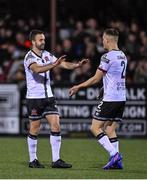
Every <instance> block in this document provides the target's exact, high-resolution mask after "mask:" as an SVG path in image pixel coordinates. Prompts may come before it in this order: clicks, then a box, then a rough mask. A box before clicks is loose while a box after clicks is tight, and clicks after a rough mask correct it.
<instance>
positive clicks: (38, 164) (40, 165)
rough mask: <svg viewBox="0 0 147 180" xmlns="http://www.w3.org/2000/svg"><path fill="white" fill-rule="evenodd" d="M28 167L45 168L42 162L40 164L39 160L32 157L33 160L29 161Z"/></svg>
mask: <svg viewBox="0 0 147 180" xmlns="http://www.w3.org/2000/svg"><path fill="white" fill-rule="evenodd" d="M29 168H45V167H44V165H43V164H40V162H39V161H38V160H37V159H34V161H32V162H30V163H29Z"/></svg>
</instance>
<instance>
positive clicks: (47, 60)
mask: <svg viewBox="0 0 147 180" xmlns="http://www.w3.org/2000/svg"><path fill="white" fill-rule="evenodd" d="M56 60H57V58H56V57H55V56H54V55H52V54H51V53H49V52H48V51H45V50H44V51H42V55H41V56H38V55H37V54H36V53H35V52H33V51H32V50H30V51H29V52H28V53H27V54H26V56H25V58H24V67H25V73H26V82H27V94H26V98H28V99H33V98H35V99H40V98H47V97H52V96H53V93H52V90H51V85H50V71H47V72H44V73H35V72H33V71H32V70H31V69H30V65H31V64H33V63H37V64H38V65H40V66H45V65H47V64H53V63H54V62H55V61H56Z"/></svg>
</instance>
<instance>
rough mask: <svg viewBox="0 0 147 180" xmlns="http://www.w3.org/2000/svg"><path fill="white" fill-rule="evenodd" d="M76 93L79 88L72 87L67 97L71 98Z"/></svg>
mask: <svg viewBox="0 0 147 180" xmlns="http://www.w3.org/2000/svg"><path fill="white" fill-rule="evenodd" d="M78 91H79V87H78V86H73V87H72V88H70V89H69V96H73V95H74V94H76V93H77V92H78Z"/></svg>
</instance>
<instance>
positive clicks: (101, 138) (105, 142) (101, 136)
mask: <svg viewBox="0 0 147 180" xmlns="http://www.w3.org/2000/svg"><path fill="white" fill-rule="evenodd" d="M98 142H99V143H100V144H101V145H102V146H103V147H104V149H105V150H106V151H107V152H108V153H109V154H110V156H114V155H115V154H116V153H117V151H116V149H115V148H114V147H113V145H112V144H111V142H110V140H109V138H108V136H107V135H106V134H104V133H101V134H99V135H98Z"/></svg>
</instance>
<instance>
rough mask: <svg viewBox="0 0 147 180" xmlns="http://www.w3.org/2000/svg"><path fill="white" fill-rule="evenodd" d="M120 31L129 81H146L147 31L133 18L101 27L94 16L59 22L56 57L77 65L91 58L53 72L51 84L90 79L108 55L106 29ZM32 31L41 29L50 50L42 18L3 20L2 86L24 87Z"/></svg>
mask: <svg viewBox="0 0 147 180" xmlns="http://www.w3.org/2000/svg"><path fill="white" fill-rule="evenodd" d="M107 27H113V28H117V29H118V30H119V32H120V39H119V48H120V49H121V50H123V51H124V52H125V53H126V56H127V58H128V67H127V82H128V83H146V82H147V29H145V28H144V27H141V26H140V24H138V22H137V21H135V20H134V19H132V20H131V21H129V22H128V23H127V22H126V21H123V20H121V19H117V18H115V19H113V20H110V21H109V22H107V25H106V26H102V25H101V24H100V23H99V20H98V19H96V18H93V17H89V18H86V19H80V17H79V18H78V19H77V18H74V17H70V18H68V20H67V21H64V22H63V21H58V22H57V44H56V49H55V50H54V55H55V56H56V57H60V56H61V55H64V54H66V55H67V61H70V62H76V61H78V60H80V59H81V58H89V59H90V61H89V63H87V64H85V65H84V66H83V67H81V68H78V69H76V70H74V71H68V70H62V69H60V68H58V67H56V68H54V69H53V70H52V83H53V84H56V83H66V82H71V83H78V82H82V81H84V80H86V79H88V78H89V77H91V76H92V75H93V74H94V73H95V71H96V69H97V67H98V65H99V63H100V57H101V55H102V54H104V53H105V50H104V48H103V44H102V34H103V31H104V29H105V28H107ZM32 29H41V30H43V31H44V32H45V35H46V50H48V51H50V39H51V36H50V31H49V28H48V27H46V22H45V21H44V18H43V17H42V16H40V15H35V16H31V17H30V18H23V17H17V18H16V17H15V18H13V16H12V15H11V14H9V13H7V14H5V16H3V18H1V19H0V83H6V82H7V83H18V84H19V86H20V88H23V87H24V86H25V73H24V67H23V58H24V55H25V53H26V52H27V51H28V50H29V49H30V47H31V43H30V41H29V39H28V35H29V32H30V31H31V30H32Z"/></svg>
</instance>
